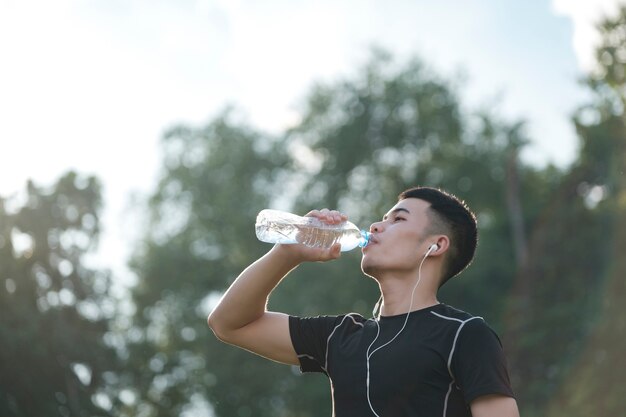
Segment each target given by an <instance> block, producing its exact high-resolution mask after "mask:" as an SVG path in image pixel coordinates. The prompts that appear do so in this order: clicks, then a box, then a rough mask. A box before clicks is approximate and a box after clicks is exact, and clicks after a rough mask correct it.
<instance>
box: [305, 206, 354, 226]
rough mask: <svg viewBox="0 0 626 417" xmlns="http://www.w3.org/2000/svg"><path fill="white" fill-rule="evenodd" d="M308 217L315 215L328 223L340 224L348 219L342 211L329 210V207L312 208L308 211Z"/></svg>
mask: <svg viewBox="0 0 626 417" xmlns="http://www.w3.org/2000/svg"><path fill="white" fill-rule="evenodd" d="M307 217H315V218H317V219H319V220H320V221H323V222H324V223H328V224H338V223H342V222H345V221H346V220H348V216H346V215H345V214H343V213H341V212H340V211H337V210H329V209H327V208H323V209H321V210H311V211H309V212H308V213H307Z"/></svg>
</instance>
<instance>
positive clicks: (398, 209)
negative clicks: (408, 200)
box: [383, 207, 411, 220]
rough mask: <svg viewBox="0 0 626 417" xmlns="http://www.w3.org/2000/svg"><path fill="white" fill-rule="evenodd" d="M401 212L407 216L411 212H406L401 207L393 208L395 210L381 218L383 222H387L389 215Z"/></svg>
mask: <svg viewBox="0 0 626 417" xmlns="http://www.w3.org/2000/svg"><path fill="white" fill-rule="evenodd" d="M402 211H403V212H405V213H407V214H411V212H410V211H408V210H407V209H405V208H402V207H398V208H395V209H393V210H391V212H389V213H388V214H385V215H384V216H383V220H387V217H389V215H390V214H397V213H399V212H402Z"/></svg>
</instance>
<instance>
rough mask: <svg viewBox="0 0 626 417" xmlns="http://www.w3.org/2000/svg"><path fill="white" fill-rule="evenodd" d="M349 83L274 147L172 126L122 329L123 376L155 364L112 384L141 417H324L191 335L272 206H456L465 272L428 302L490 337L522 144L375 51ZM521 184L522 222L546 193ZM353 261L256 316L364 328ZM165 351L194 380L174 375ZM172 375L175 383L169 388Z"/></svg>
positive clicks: (321, 98)
mask: <svg viewBox="0 0 626 417" xmlns="http://www.w3.org/2000/svg"><path fill="white" fill-rule="evenodd" d="M360 74H361V75H360V76H357V77H356V78H355V79H354V80H342V81H339V82H337V83H335V84H333V85H318V86H316V87H315V88H314V89H313V91H312V92H311V94H310V97H309V99H308V100H307V102H306V106H305V109H304V112H303V117H302V122H301V124H299V125H298V126H296V127H294V128H293V129H291V130H290V131H288V132H287V133H286V135H285V137H283V138H270V137H267V136H264V135H262V134H260V133H258V132H254V131H252V130H251V129H250V128H248V127H246V126H245V125H243V124H242V123H238V122H236V121H234V117H233V114H232V112H226V113H225V114H224V115H222V116H220V117H218V118H216V119H215V120H214V121H213V122H211V123H210V124H209V125H208V126H207V127H206V128H201V129H192V128H188V127H178V128H175V129H173V130H171V131H170V132H169V133H168V134H167V135H166V136H165V138H164V142H163V146H164V154H165V160H164V166H165V169H164V173H163V179H162V181H161V182H160V185H159V188H158V190H157V191H156V193H155V194H154V196H153V197H152V199H151V201H150V207H151V212H152V220H151V223H150V230H148V231H147V234H146V241H145V244H144V245H143V247H142V248H141V249H140V250H139V251H138V253H137V255H136V257H135V259H134V265H135V267H136V270H137V272H138V275H139V276H140V277H141V281H140V284H139V285H138V286H137V288H136V290H135V291H134V293H133V296H134V300H135V303H136V304H137V307H138V309H137V311H138V314H137V315H136V317H135V319H134V320H135V324H134V326H136V327H137V328H139V329H144V330H143V334H144V336H143V337H141V338H140V339H141V340H140V341H139V342H138V343H136V344H134V345H132V344H131V345H132V346H131V348H130V349H131V354H130V355H129V366H128V368H129V369H139V368H138V366H137V364H135V365H134V366H133V365H130V363H132V361H133V360H134V359H133V357H140V358H142V360H143V361H144V362H147V363H150V364H154V363H155V361H156V359H155V358H161V359H160V360H159V361H156V362H158V363H159V366H150V367H148V368H146V367H144V368H141V369H140V370H139V371H135V372H134V375H132V376H128V380H127V382H126V383H127V384H128V385H129V386H135V387H141V388H140V390H142V392H141V393H140V396H141V398H142V400H143V401H144V404H149V409H150V410H151V413H150V415H155V416H156V415H158V416H161V415H163V416H164V415H168V413H169V414H170V415H171V414H172V413H174V414H179V413H180V412H182V411H183V410H184V404H185V402H184V400H183V402H182V403H181V402H180V401H179V400H180V399H185V398H187V399H189V398H191V397H192V396H193V395H194V394H201V395H202V396H204V397H205V398H207V399H208V400H209V402H210V403H211V404H212V405H213V407H214V408H215V411H216V413H217V414H218V415H255V416H276V415H284V416H295V415H299V416H314V415H319V414H323V413H328V412H329V410H330V404H329V395H328V390H329V388H328V382H327V381H326V380H325V379H324V378H311V377H302V376H299V375H298V374H297V372H292V371H291V370H290V369H289V368H287V367H281V366H277V365H275V364H272V363H268V362H267V361H264V360H262V359H258V358H254V357H250V355H249V354H248V353H246V352H242V351H239V350H236V349H233V348H232V347H229V346H225V345H222V344H220V343H218V342H216V341H215V339H214V338H213V336H212V335H210V332H209V331H208V330H207V329H206V327H205V326H206V324H205V322H204V316H205V315H206V314H207V312H208V311H207V309H206V308H203V306H206V304H207V298H206V297H207V295H209V296H210V295H211V294H214V295H215V293H216V292H217V293H218V294H219V292H220V291H223V290H224V289H225V288H226V287H227V286H228V284H229V283H230V282H231V281H232V280H233V279H234V278H235V277H236V275H238V273H239V272H241V270H242V269H243V268H245V266H247V265H248V264H249V263H250V262H252V261H253V260H254V259H256V258H257V257H259V256H260V255H261V254H262V253H263V251H265V250H267V249H268V248H267V246H264V245H263V244H261V243H259V242H258V241H256V239H255V237H254V234H253V223H254V218H255V216H256V213H257V212H258V211H259V210H261V209H262V208H265V207H269V206H273V205H276V204H282V205H283V206H286V207H287V208H289V207H291V208H292V209H293V210H294V211H296V212H301V213H304V212H306V211H308V210H310V209H311V208H315V207H319V208H321V207H337V208H339V209H341V210H344V211H345V212H347V213H350V215H351V218H352V219H353V220H354V221H355V222H357V223H358V224H360V225H362V227H367V225H368V224H369V223H370V222H373V221H375V220H377V219H379V218H380V217H382V215H383V214H384V213H385V212H386V211H387V210H388V209H389V208H390V207H391V206H392V205H393V204H394V203H395V200H396V196H397V194H398V193H399V192H400V191H402V190H403V189H405V188H407V187H409V186H412V185H415V184H423V185H430V186H437V187H442V188H445V189H447V190H449V191H451V192H454V193H456V194H457V195H459V196H460V197H461V198H464V199H466V200H467V201H468V203H469V204H470V206H472V207H473V208H474V209H475V210H476V211H477V213H478V216H479V221H480V223H481V238H480V249H479V252H478V256H477V259H476V261H475V263H474V265H473V266H472V268H471V269H470V270H468V271H467V272H466V273H464V275H463V277H462V278H458V279H455V280H453V282H451V283H449V284H447V285H446V288H445V290H444V291H443V293H442V299H443V301H445V302H449V303H451V304H454V305H456V306H458V307H460V308H464V309H467V310H469V311H473V312H476V313H480V314H481V315H484V316H485V317H487V318H488V319H489V320H490V322H492V323H493V324H494V325H495V326H496V327H502V325H503V324H502V314H503V310H504V306H505V301H506V295H507V293H508V291H509V289H510V287H511V285H512V281H513V279H514V277H515V273H516V270H515V257H514V253H513V250H512V244H511V239H512V236H511V233H512V232H511V227H510V222H509V216H508V211H509V208H508V207H507V200H506V187H507V181H508V177H507V169H508V168H509V166H508V165H507V164H508V163H509V161H510V160H511V157H512V155H513V156H515V155H516V153H515V152H516V151H517V150H518V149H519V148H520V147H522V146H523V145H524V143H525V139H524V135H523V124H520V123H515V124H511V125H510V124H508V123H505V122H501V121H496V120H495V119H494V118H493V117H492V116H490V115H489V114H488V113H487V112H483V113H480V114H476V115H470V114H462V112H461V111H460V107H461V106H460V105H459V102H458V98H457V97H456V94H455V93H454V91H453V89H452V87H450V85H448V84H447V83H446V82H444V81H442V80H439V79H437V78H436V77H435V76H434V75H432V74H431V73H429V72H428V71H427V70H426V69H425V67H424V66H423V64H421V63H420V62H419V61H417V60H414V61H411V62H409V63H408V64H407V65H406V66H398V65H397V64H394V63H393V61H392V60H391V59H390V58H389V56H387V55H386V54H384V53H382V52H381V51H376V52H375V53H374V55H373V57H372V59H371V61H370V62H369V63H367V64H366V65H365V67H364V68H363V69H362V71H361V72H360ZM303 155H304V156H303ZM553 174H554V175H558V174H559V172H556V171H555V172H553ZM520 176H521V177H522V184H523V192H524V193H525V195H524V197H525V198H524V199H523V201H524V202H525V204H524V211H525V213H526V216H527V218H528V220H529V222H530V221H531V220H532V219H533V218H534V217H536V216H537V215H538V212H539V211H540V210H541V207H542V206H543V205H545V203H546V201H547V200H548V199H549V198H550V196H551V191H552V190H553V188H554V186H555V185H556V184H558V180H553V181H552V182H547V183H546V182H545V181H543V180H545V177H544V176H542V172H541V171H538V170H536V169H533V168H530V167H526V166H522V167H521V168H520ZM551 178H552V177H551ZM358 262H359V255H358V253H356V252H354V253H348V254H345V255H344V256H343V257H342V259H341V260H339V261H336V262H333V263H329V264H324V265H323V266H321V265H303V266H301V267H300V268H298V269H297V270H296V271H294V272H293V273H292V276H291V277H290V279H288V280H285V281H284V282H283V283H282V284H281V285H280V286H279V287H278V288H277V289H276V290H275V291H274V293H273V295H272V298H271V304H270V308H272V309H274V310H278V311H284V312H287V313H290V314H298V315H317V314H338V313H343V312H346V311H357V312H360V313H362V314H364V315H368V314H369V311H370V309H371V308H372V306H373V304H374V303H375V301H376V299H377V298H378V290H377V287H376V285H375V283H374V281H372V280H369V279H367V278H365V277H364V276H363V274H362V273H361V271H360V268H359V266H358V265H359V264H358ZM151 329H152V332H151ZM183 329H192V330H193V335H194V337H193V338H189V340H184V338H181V335H182V333H181V332H182V331H183ZM151 334H153V336H151ZM181 339H183V340H181ZM180 352H186V354H189V355H191V356H193V357H194V358H196V359H197V360H198V361H200V362H202V361H203V363H204V364H205V367H204V368H197V369H189V368H188V367H186V365H185V364H184V363H183V361H182V359H181V358H180V357H179V356H180ZM177 370H178V371H179V373H181V375H184V378H177V377H176V371H177ZM207 373H210V375H211V377H210V378H208V380H207V378H206V374H207ZM259 376H262V378H261V377H259ZM131 381H132V382H131ZM159 381H165V382H159ZM159 386H160V388H159ZM155 393H158V395H157V394H155ZM305 393H306V394H305Z"/></svg>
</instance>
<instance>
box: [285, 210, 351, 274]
mask: <svg viewBox="0 0 626 417" xmlns="http://www.w3.org/2000/svg"><path fill="white" fill-rule="evenodd" d="M306 217H315V218H316V219H318V220H319V221H321V222H323V223H326V224H330V225H335V224H341V223H343V222H345V221H346V220H348V216H346V215H345V214H343V213H341V212H339V211H337V210H328V209H321V210H311V211H310V212H308V213H307V214H306ZM274 250H275V251H276V252H277V254H280V256H284V257H286V258H288V259H290V260H291V261H292V262H293V263H294V264H299V263H302V262H325V261H330V260H333V259H337V258H339V257H340V256H341V245H340V244H339V243H336V244H334V245H333V246H331V247H330V248H311V247H309V246H306V245H298V244H289V245H276V248H275V249H274Z"/></svg>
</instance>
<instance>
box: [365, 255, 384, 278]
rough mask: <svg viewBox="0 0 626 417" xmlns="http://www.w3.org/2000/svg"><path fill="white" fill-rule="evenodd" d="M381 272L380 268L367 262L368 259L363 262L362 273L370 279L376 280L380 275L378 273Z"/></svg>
mask: <svg viewBox="0 0 626 417" xmlns="http://www.w3.org/2000/svg"><path fill="white" fill-rule="evenodd" d="M379 270H380V268H377V267H376V265H372V264H371V263H370V262H367V260H366V259H363V260H362V261H361V271H363V273H364V274H365V275H367V276H368V277H371V278H374V279H376V276H377V275H378V273H377V272H378V271H379Z"/></svg>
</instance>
